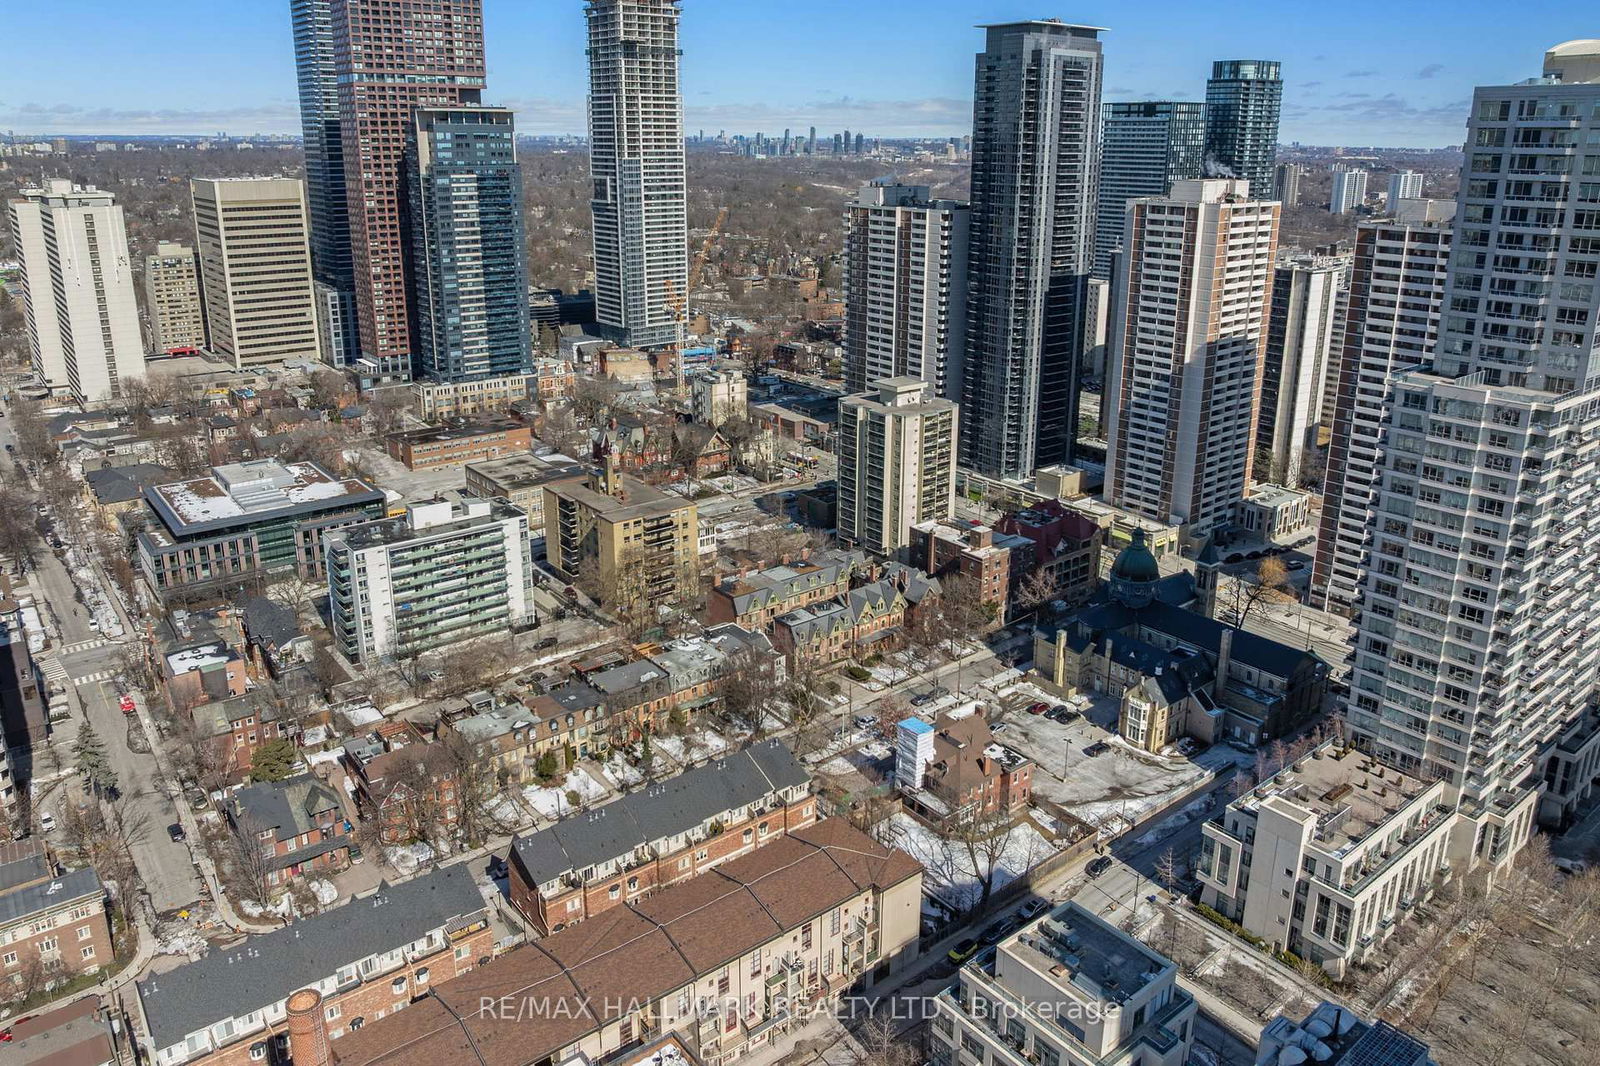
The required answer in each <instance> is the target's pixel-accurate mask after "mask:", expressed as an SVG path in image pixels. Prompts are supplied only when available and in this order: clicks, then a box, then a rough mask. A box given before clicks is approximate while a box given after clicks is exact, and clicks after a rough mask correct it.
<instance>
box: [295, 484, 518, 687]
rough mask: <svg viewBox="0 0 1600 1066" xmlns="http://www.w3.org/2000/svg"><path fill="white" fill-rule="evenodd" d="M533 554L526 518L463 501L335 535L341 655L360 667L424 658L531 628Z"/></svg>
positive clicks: (332, 550) (328, 543)
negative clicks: (441, 650) (386, 660)
mask: <svg viewBox="0 0 1600 1066" xmlns="http://www.w3.org/2000/svg"><path fill="white" fill-rule="evenodd" d="M453 495H454V494H453ZM530 545H531V542H530V540H529V537H528V516H527V515H525V514H523V513H522V512H521V511H520V510H518V509H517V508H515V507H513V506H511V505H510V504H509V503H507V502H506V501H504V500H479V499H473V498H470V497H459V496H458V497H457V498H454V499H439V500H432V501H429V502H427V503H414V504H411V505H409V506H408V507H407V508H406V513H405V514H404V515H403V516H402V517H399V518H385V519H380V520H379V521H376V522H365V523H362V524H360V525H354V526H346V527H344V528H343V529H339V530H337V531H335V532H333V533H330V534H328V536H327V538H326V540H325V541H324V542H323V546H324V551H325V553H326V559H327V569H328V606H329V612H330V628H331V629H332V631H333V635H334V639H335V640H337V641H338V642H339V650H340V651H341V652H343V653H344V655H345V656H347V657H348V658H350V659H351V660H353V661H357V662H366V661H368V660H373V659H384V658H393V657H397V656H412V655H420V654H422V653H425V652H431V651H436V650H437V649H439V648H442V647H446V646H448V645H451V644H457V643H459V642H461V641H463V640H471V639H472V638H474V637H481V636H486V635H488V634H490V633H504V632H506V631H507V630H516V629H519V628H522V627H524V626H527V625H529V624H531V623H532V622H533V621H534V605H533V577H534V568H533V552H532V548H531V546H530Z"/></svg>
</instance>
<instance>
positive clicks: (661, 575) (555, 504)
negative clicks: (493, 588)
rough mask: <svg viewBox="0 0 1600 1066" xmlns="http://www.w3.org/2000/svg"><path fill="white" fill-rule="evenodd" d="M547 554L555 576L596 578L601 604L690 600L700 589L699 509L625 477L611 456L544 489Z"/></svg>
mask: <svg viewBox="0 0 1600 1066" xmlns="http://www.w3.org/2000/svg"><path fill="white" fill-rule="evenodd" d="M544 523H545V557H546V559H547V560H548V561H549V563H550V566H551V568H552V569H554V570H555V571H556V573H557V575H558V576H560V577H561V578H562V579H563V580H565V581H577V580H578V579H579V577H580V576H587V575H590V574H592V576H593V579H594V584H595V587H596V588H597V590H598V591H599V592H600V596H601V599H602V600H603V601H605V600H609V601H612V602H627V603H638V602H643V603H648V604H650V605H651V606H654V607H661V606H665V605H668V604H676V603H684V602H689V601H690V600H692V599H693V598H694V596H695V595H697V594H698V591H699V584H700V548H699V536H700V523H699V519H698V518H697V517H696V513H695V506H694V504H693V503H692V502H690V501H688V500H685V499H683V498H682V497H681V496H672V495H669V494H667V493H665V492H661V491H660V490H658V489H654V488H651V487H650V486H649V485H646V484H645V483H644V482H642V481H636V480H635V479H633V478H631V477H627V476H625V475H623V474H621V473H620V472H618V470H617V469H616V465H615V461H614V460H613V459H612V457H610V456H607V460H606V465H605V467H604V468H603V469H602V470H599V471H596V472H594V473H593V474H591V475H589V476H588V477H585V478H573V479H571V480H568V481H558V482H555V483H554V484H550V485H546V486H545V487H544Z"/></svg>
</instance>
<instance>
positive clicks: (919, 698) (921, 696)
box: [911, 692, 934, 707]
mask: <svg viewBox="0 0 1600 1066" xmlns="http://www.w3.org/2000/svg"><path fill="white" fill-rule="evenodd" d="M933 698H934V697H933V693H931V692H919V693H917V694H916V695H915V696H912V697H911V706H913V707H921V706H922V705H923V704H925V703H932V702H933Z"/></svg>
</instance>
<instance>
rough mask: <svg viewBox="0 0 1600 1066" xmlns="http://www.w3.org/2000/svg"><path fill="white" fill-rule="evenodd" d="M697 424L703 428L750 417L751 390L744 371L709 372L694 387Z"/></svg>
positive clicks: (693, 395) (698, 377) (699, 376)
mask: <svg viewBox="0 0 1600 1066" xmlns="http://www.w3.org/2000/svg"><path fill="white" fill-rule="evenodd" d="M691 392H692V402H693V405H694V420H695V421H696V422H699V423H700V424H701V425H706V426H720V425H722V424H723V423H724V422H732V421H734V420H736V419H745V418H749V417H750V386H749V384H748V383H747V382H746V381H745V379H744V372H743V371H741V370H708V371H706V372H705V373H703V374H700V375H697V376H696V377H695V379H694V382H693V384H692V385H691Z"/></svg>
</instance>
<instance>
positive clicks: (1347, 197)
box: [1328, 170, 1367, 215]
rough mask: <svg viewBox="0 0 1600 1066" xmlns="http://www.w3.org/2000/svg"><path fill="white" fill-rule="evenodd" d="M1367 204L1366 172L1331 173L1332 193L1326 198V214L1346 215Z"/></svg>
mask: <svg viewBox="0 0 1600 1066" xmlns="http://www.w3.org/2000/svg"><path fill="white" fill-rule="evenodd" d="M1366 202H1367V172H1366V171H1365V170H1336V171H1334V172H1333V191H1332V194H1331V195H1330V196H1329V197H1328V212H1329V214H1334V215H1343V214H1348V213H1349V212H1351V211H1354V210H1355V209H1356V208H1358V207H1360V206H1361V205H1362V204H1364V203H1366Z"/></svg>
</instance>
